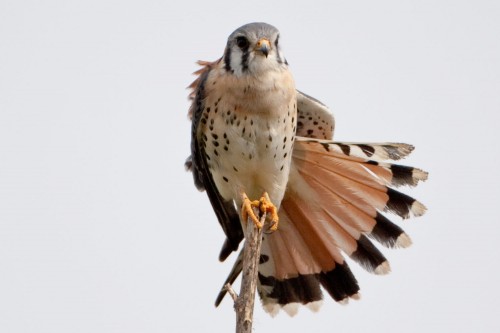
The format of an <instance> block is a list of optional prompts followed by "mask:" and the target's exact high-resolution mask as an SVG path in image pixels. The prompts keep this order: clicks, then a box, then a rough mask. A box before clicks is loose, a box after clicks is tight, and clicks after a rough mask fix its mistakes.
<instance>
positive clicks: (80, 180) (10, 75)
mask: <svg viewBox="0 0 500 333" xmlns="http://www.w3.org/2000/svg"><path fill="white" fill-rule="evenodd" d="M253 21H265V22H268V23H271V24H273V25H275V26H276V27H278V28H279V29H280V31H281V36H282V38H281V44H282V46H283V49H284V52H285V55H286V57H287V59H288V61H289V63H290V65H291V69H292V71H293V73H294V76H295V79H296V83H297V86H298V87H299V89H301V90H302V91H304V92H306V93H308V94H310V95H312V96H314V97H316V98H318V99H320V100H321V101H322V102H324V103H325V104H327V105H329V106H330V108H331V110H332V111H333V112H334V114H335V117H336V121H337V128H336V139H337V140H344V141H365V142H373V141H396V142H408V143H412V144H414V145H415V146H416V147H417V149H416V151H415V152H414V153H413V155H412V156H411V157H410V158H409V159H408V160H407V161H405V163H407V164H410V165H415V166H418V167H421V168H424V169H426V170H428V171H429V172H430V179H429V181H428V182H426V183H424V184H422V185H421V186H420V187H419V188H417V189H415V190H412V191H410V192H407V193H411V194H413V195H415V196H416V197H417V198H419V199H420V200H422V201H423V202H424V203H425V204H426V205H427V206H428V208H429V212H428V214H426V215H425V216H423V217H421V218H418V219H414V220H409V221H404V222H402V223H401V224H400V225H402V226H403V227H404V228H405V230H406V231H407V232H408V233H409V234H410V235H411V236H412V238H413V241H414V245H413V246H412V247H411V248H409V249H406V250H384V253H385V254H386V255H387V257H388V258H389V259H390V261H391V264H392V269H393V272H392V273H391V274H390V275H388V276H383V277H380V276H375V275H371V274H368V273H365V272H364V271H363V270H362V269H361V268H360V267H358V266H357V265H355V264H354V263H352V264H351V268H352V270H353V271H354V273H355V274H356V276H357V278H358V280H359V283H360V285H361V292H362V299H361V300H360V301H357V302H351V303H350V304H349V305H348V306H342V305H339V304H337V303H335V302H334V301H333V300H331V299H329V298H326V301H325V303H324V305H323V308H322V309H321V311H320V312H319V313H311V312H310V311H309V310H308V309H306V308H302V309H301V310H300V311H299V314H298V315H297V316H296V317H294V318H290V317H288V316H287V315H286V314H285V313H281V314H280V315H278V316H277V317H276V318H274V319H272V318H271V317H270V316H269V315H267V314H266V313H264V311H263V310H262V309H261V307H260V304H257V307H256V312H255V324H254V328H255V332H304V331H307V332H367V331H372V332H387V333H390V332H430V331H434V332H436V331H440V332H499V331H500V322H499V321H498V313H499V312H498V311H499V310H498V309H499V308H500V287H499V285H500V272H499V270H498V261H499V257H500V244H499V239H500V218H499V215H498V206H499V204H500V202H499V196H500V181H499V175H498V172H499V169H500V162H499V156H498V155H499V153H500V151H499V149H498V144H497V141H498V139H499V120H498V118H499V116H498V114H499V113H500V2H499V1H496V0H493V1H456V0H455V1H451V0H450V1H435V0H434V1H401V0H394V1H322V2H321V1H309V0H308V1H275V2H272V1H246V2H244V1H219V2H215V1H175V2H174V1H167V0H163V1H128V0H125V1H94V0H92V1H79V2H76V1H63V0H61V1H9V0H0V331H1V332H6V333H14V332H16V333H17V332H23V333H25V332H36V333H43V332H47V333H48V332H50V333H58V332H64V333H66V332H92V333H99V332H106V333H108V332H120V333H121V332H232V331H233V330H234V322H235V316H234V313H233V310H232V302H231V301H230V300H229V299H226V300H225V301H224V302H223V304H222V305H221V306H220V308H218V309H216V308H215V307H214V306H213V302H214V300H215V297H216V295H217V292H218V290H219V288H220V287H221V285H222V283H223V281H224V279H225V278H226V274H227V273H228V272H229V270H230V266H231V265H232V261H233V260H234V258H233V257H230V259H229V260H228V262H226V263H224V264H221V263H219V262H218V260H217V256H218V253H219V249H220V246H221V244H222V241H223V239H224V237H223V232H222V230H221V228H220V227H219V225H218V222H217V220H216V217H215V215H214V213H213V212H212V208H211V206H210V204H209V201H208V199H207V197H206V195H205V194H204V193H199V192H197V191H196V189H195V187H194V186H193V182H192V176H191V174H188V173H186V172H185V171H184V167H183V163H184V160H185V158H186V157H187V155H188V154H189V141H190V123H189V121H188V120H187V117H186V113H187V109H188V106H189V103H188V101H187V98H186V96H187V93H188V92H187V90H186V89H185V87H186V86H188V84H189V83H190V82H191V81H192V80H193V78H194V77H192V76H191V73H192V72H193V71H195V70H196V69H197V67H196V66H195V64H194V62H195V61H196V60H198V59H204V60H215V59H216V58H218V57H220V56H221V55H222V52H223V49H224V46H225V43H226V38H227V36H228V35H229V34H230V33H231V32H232V31H233V30H234V29H236V28H238V27H239V26H241V25H243V24H245V23H249V22H253Z"/></svg>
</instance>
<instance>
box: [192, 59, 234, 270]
mask: <svg viewBox="0 0 500 333" xmlns="http://www.w3.org/2000/svg"><path fill="white" fill-rule="evenodd" d="M216 63H217V62H213V63H209V62H199V64H200V65H202V66H203V67H202V69H201V70H199V71H198V72H196V73H195V74H199V76H198V78H197V79H196V80H195V81H194V82H193V83H192V84H191V86H190V88H191V89H192V92H191V94H190V99H191V100H192V104H191V107H190V109H189V114H188V116H189V117H190V118H191V120H192V127H191V156H190V157H188V159H187V161H186V168H187V169H188V170H191V171H192V172H193V178H194V183H195V185H196V187H197V188H198V189H199V190H200V191H203V190H205V191H206V192H207V194H208V198H209V199H210V203H211V204H212V207H213V209H214V211H215V214H216V215H217V218H218V220H219V223H220V225H221V226H222V229H223V230H224V233H225V234H226V237H227V239H226V242H225V243H224V245H223V247H222V250H221V253H220V255H219V259H220V260H221V261H223V260H225V259H226V258H227V257H228V256H229V254H231V252H232V251H236V250H237V249H238V245H239V243H240V242H241V240H242V239H243V229H242V228H241V224H240V218H239V214H238V212H237V210H236V208H235V206H234V203H233V202H232V201H227V200H224V199H223V198H222V196H221V195H220V193H219V191H218V190H217V187H216V186H215V183H214V181H213V178H212V175H211V173H210V170H209V168H208V163H207V158H206V154H205V149H204V145H203V144H202V138H201V134H200V130H199V128H200V126H199V125H200V123H201V122H203V121H204V119H203V117H202V115H203V110H204V99H205V82H206V80H207V77H208V75H209V74H210V71H211V70H212V68H213V66H214V65H215V64H216Z"/></svg>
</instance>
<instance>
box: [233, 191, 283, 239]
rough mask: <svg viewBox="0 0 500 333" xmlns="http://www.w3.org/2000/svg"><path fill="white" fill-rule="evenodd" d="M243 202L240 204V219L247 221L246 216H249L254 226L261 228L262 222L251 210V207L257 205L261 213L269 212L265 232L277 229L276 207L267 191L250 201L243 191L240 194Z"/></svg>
mask: <svg viewBox="0 0 500 333" xmlns="http://www.w3.org/2000/svg"><path fill="white" fill-rule="evenodd" d="M241 196H242V199H243V203H242V205H241V218H242V221H245V222H246V221H247V219H248V217H250V218H251V219H252V221H253V223H254V224H255V226H256V227H257V228H259V229H261V228H262V223H261V222H260V221H259V218H258V217H257V216H256V215H255V213H254V211H253V207H259V210H260V211H261V212H262V213H270V214H271V216H270V223H271V225H270V226H269V229H268V230H267V231H266V232H274V231H276V230H277V229H278V221H279V217H278V209H277V208H276V206H275V205H274V204H273V203H272V202H271V199H270V198H269V195H268V194H267V192H264V194H262V197H261V198H260V199H259V200H254V201H251V200H250V199H248V196H247V195H246V194H245V193H243V194H242V195H241Z"/></svg>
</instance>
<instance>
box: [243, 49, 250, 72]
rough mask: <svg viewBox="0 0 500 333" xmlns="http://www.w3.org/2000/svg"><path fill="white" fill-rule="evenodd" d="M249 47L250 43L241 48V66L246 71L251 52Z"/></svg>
mask: <svg viewBox="0 0 500 333" xmlns="http://www.w3.org/2000/svg"><path fill="white" fill-rule="evenodd" d="M249 47H250V44H249V45H247V47H245V48H242V49H241V52H243V54H242V56H241V67H242V69H243V71H244V72H245V71H247V70H248V56H249V55H250V52H249V51H248V49H249Z"/></svg>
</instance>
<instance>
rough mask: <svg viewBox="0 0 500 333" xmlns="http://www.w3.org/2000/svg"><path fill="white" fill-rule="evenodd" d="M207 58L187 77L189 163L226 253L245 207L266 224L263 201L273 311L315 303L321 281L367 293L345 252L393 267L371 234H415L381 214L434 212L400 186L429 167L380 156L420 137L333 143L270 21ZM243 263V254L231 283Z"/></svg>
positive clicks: (405, 150) (395, 240)
mask: <svg viewBox="0 0 500 333" xmlns="http://www.w3.org/2000/svg"><path fill="white" fill-rule="evenodd" d="M199 64H200V65H202V66H203V67H202V69H200V70H199V71H198V72H196V74H198V75H199V76H198V78H197V79H196V80H195V81H194V82H193V84H192V85H191V86H190V87H191V89H192V93H191V95H190V97H191V99H192V105H191V108H190V110H189V115H190V118H191V120H192V133H191V134H192V141H191V156H190V157H189V158H188V160H187V161H186V167H187V169H189V170H191V171H192V172H193V176H194V183H195V185H196V187H197V188H198V189H199V190H205V191H206V192H207V194H208V197H209V199H210V202H211V204H212V206H213V208H214V211H215V214H216V215H217V218H218V220H219V223H220V224H221V226H222V229H223V230H224V232H225V234H226V236H227V239H226V241H225V243H224V244H223V247H222V250H221V253H220V256H219V259H220V260H221V261H223V260H225V259H226V258H227V257H228V256H229V254H231V253H232V251H236V250H237V249H238V246H239V243H240V242H241V241H242V240H243V238H244V232H243V230H245V228H242V223H245V224H246V218H247V216H249V217H250V218H251V219H252V220H253V221H254V223H256V224H257V225H258V226H259V227H261V226H260V225H259V221H258V219H257V218H256V216H254V215H253V211H252V207H253V206H259V207H260V209H265V210H266V211H267V212H268V213H269V214H268V216H270V218H269V225H270V227H269V230H268V231H269V232H268V233H265V234H264V236H263V242H262V250H261V251H262V254H261V257H260V263H259V274H258V293H259V295H260V298H261V300H262V303H263V306H264V308H265V309H266V311H268V312H270V313H271V314H276V313H277V312H278V311H279V309H280V308H283V309H284V310H285V311H287V312H288V313H289V314H294V313H295V312H296V311H297V305H298V304H307V305H309V307H310V308H312V309H317V308H318V306H319V303H318V302H319V301H320V300H321V299H322V292H321V288H320V286H322V287H323V289H325V290H326V291H327V292H328V293H329V294H330V295H331V297H332V298H333V299H335V300H336V301H339V302H346V301H348V299H349V298H354V299H356V298H358V297H359V295H358V292H359V286H358V283H357V281H356V279H355V277H354V275H353V274H352V272H351V270H350V269H349V266H348V265H347V262H346V261H345V259H344V255H347V256H348V257H350V258H351V259H353V260H354V261H356V262H358V263H359V264H360V265H361V266H362V267H363V268H365V269H366V270H368V271H370V272H373V273H375V274H386V273H388V272H389V271H390V267H389V263H388V261H387V260H386V258H385V257H384V256H383V255H382V253H381V252H380V251H379V250H378V249H377V248H376V247H375V246H374V245H373V244H372V242H371V241H370V239H369V238H371V239H374V240H376V241H378V242H379V243H381V244H382V245H383V246H386V247H389V248H394V247H407V246H409V245H410V244H411V240H410V238H409V237H408V235H407V234H406V233H404V231H403V230H402V229H401V228H400V227H399V226H397V225H396V224H394V223H392V222H391V221H389V219H388V218H387V217H386V216H385V215H384V214H383V212H390V213H394V214H396V215H399V216H400V217H402V218H408V217H410V216H420V215H422V214H423V213H424V212H425V210H426V208H425V206H424V205H423V204H421V203H420V202H419V201H417V200H415V199H413V198H411V197H409V196H407V195H405V194H403V193H401V192H399V191H397V190H395V189H393V187H398V186H401V185H408V186H415V185H417V183H418V182H419V181H423V180H426V179H427V173H426V172H425V171H422V170H420V169H417V168H413V167H409V166H402V165H397V164H390V163H387V162H382V161H383V160H399V159H401V158H403V157H405V156H407V155H408V154H409V153H410V152H411V151H412V150H413V146H411V145H408V144H402V143H376V144H373V143H346V142H336V141H333V129H334V119H333V116H332V114H331V113H330V111H329V110H328V108H327V107H326V106H325V105H324V104H322V103H321V102H319V101H318V100H316V99H314V98H312V97H310V96H308V95H306V94H304V93H302V92H300V91H298V90H296V88H295V83H294V80H293V77H292V74H291V73H290V70H289V66H288V63H287V61H286V59H285V57H284V55H283V52H282V50H281V49H280V43H279V31H278V30H277V29H276V28H275V27H273V26H272V25H269V24H266V23H250V24H247V25H244V26H242V27H240V28H238V29H237V30H236V31H234V32H233V33H232V34H231V35H230V36H229V38H228V40H227V45H226V48H225V51H224V55H223V56H222V58H220V59H219V60H217V61H215V62H199ZM256 199H257V200H256ZM241 269H242V260H241V252H240V255H239V257H238V258H237V260H236V262H235V265H234V267H233V269H232V271H231V273H230V275H229V277H228V278H227V280H226V282H229V283H233V282H234V280H235V279H236V278H237V276H238V275H239V273H240V272H241ZM225 293H226V292H225V289H222V291H221V292H220V294H219V297H218V298H217V300H216V305H218V304H219V303H220V302H221V300H222V298H223V297H224V295H225Z"/></svg>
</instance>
